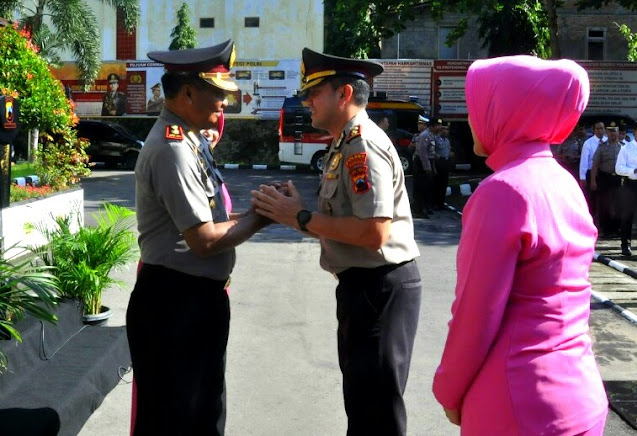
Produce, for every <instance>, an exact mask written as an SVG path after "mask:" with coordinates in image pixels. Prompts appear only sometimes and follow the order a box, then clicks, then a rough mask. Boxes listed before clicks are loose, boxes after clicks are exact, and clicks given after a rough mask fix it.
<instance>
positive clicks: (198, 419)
mask: <svg viewBox="0 0 637 436" xmlns="http://www.w3.org/2000/svg"><path fill="white" fill-rule="evenodd" d="M148 57H149V58H150V59H153V60H155V61H157V62H161V63H163V64H165V68H166V72H165V74H164V75H163V77H162V79H161V80H162V86H163V88H164V93H165V97H166V99H165V104H164V108H163V109H162V111H161V113H160V115H159V118H158V119H157V122H156V123H155V125H154V126H153V128H152V130H151V131H150V133H149V134H148V137H147V138H146V141H145V145H144V148H143V149H142V151H141V152H140V155H139V159H138V160H137V165H136V168H135V179H136V189H135V196H136V198H135V199H136V206H137V221H138V229H139V245H140V247H141V254H142V261H143V266H142V268H141V270H140V272H139V276H138V278H137V283H136V284H135V289H134V290H133V292H132V294H131V298H130V303H129V306H128V312H127V314H126V323H127V333H128V340H129V343H130V350H131V357H132V361H133V368H134V371H135V380H136V382H137V419H136V421H135V423H134V434H135V435H136V436H139V435H159V434H166V435H177V434H179V435H203V434H205V435H221V434H223V433H224V424H225V404H224V403H225V395H224V355H225V351H226V344H227V341H228V328H229V322H230V308H229V302H228V295H227V293H226V291H225V288H226V285H227V283H228V282H229V277H230V273H231V272H232V269H233V267H234V264H235V250H234V247H235V246H237V245H239V244H240V243H241V242H243V241H245V240H246V239H248V238H249V237H250V236H251V235H252V234H253V233H254V232H256V231H257V230H259V229H260V228H262V227H263V226H264V225H265V224H266V223H267V220H266V219H264V218H263V217H262V216H260V215H257V214H256V213H254V212H251V213H245V214H242V215H239V214H231V215H230V216H229V215H228V214H227V212H226V208H225V206H224V202H223V194H222V189H221V183H222V181H221V179H220V176H219V173H218V172H217V171H216V170H215V168H213V167H212V165H211V162H210V159H209V158H208V156H206V154H207V150H206V149H205V146H206V145H207V144H208V142H207V141H205V140H204V138H203V137H202V135H201V134H200V131H201V130H202V129H214V128H216V127H217V126H218V123H219V121H220V120H221V119H222V116H223V110H224V107H225V106H226V105H227V102H226V99H225V94H226V92H228V91H233V90H236V89H237V86H236V85H235V84H234V83H233V82H232V81H231V80H230V75H229V69H230V67H231V66H232V62H233V61H234V57H235V52H234V44H233V43H232V41H231V40H228V41H226V42H224V43H222V44H219V45H216V46H214V47H207V48H200V49H189V50H175V51H164V52H151V53H148Z"/></svg>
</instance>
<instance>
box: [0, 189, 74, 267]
mask: <svg viewBox="0 0 637 436" xmlns="http://www.w3.org/2000/svg"><path fill="white" fill-rule="evenodd" d="M71 212H79V213H80V223H81V225H84V190H83V189H81V188H77V189H71V190H68V191H63V192H59V193H56V194H53V195H51V196H49V197H46V198H43V199H39V200H26V201H21V202H19V203H15V204H12V205H11V206H9V207H6V208H4V209H0V231H1V232H2V233H1V235H2V238H3V239H4V242H3V246H4V248H5V249H8V248H9V247H12V246H13V245H16V247H15V248H13V249H11V250H8V251H6V252H5V253H4V257H5V258H9V257H13V256H19V255H21V254H24V253H25V252H26V250H25V247H27V246H39V245H42V244H44V243H45V242H46V241H45V239H44V237H43V236H42V235H41V234H40V232H38V231H37V230H36V229H35V228H34V226H36V225H43V226H46V228H51V227H53V226H54V224H55V221H54V220H55V218H56V217H58V216H65V215H68V214H69V213H71ZM77 223H78V220H77V217H74V219H73V230H74V231H77V230H78V228H79V226H78V224H77Z"/></svg>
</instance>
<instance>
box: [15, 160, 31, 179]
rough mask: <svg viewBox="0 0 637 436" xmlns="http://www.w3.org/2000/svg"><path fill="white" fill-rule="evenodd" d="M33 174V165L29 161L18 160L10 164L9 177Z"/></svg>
mask: <svg viewBox="0 0 637 436" xmlns="http://www.w3.org/2000/svg"><path fill="white" fill-rule="evenodd" d="M31 174H35V167H34V165H33V164H32V163H31V162H20V163H15V164H13V165H11V177H12V178H15V177H24V176H30V175H31Z"/></svg>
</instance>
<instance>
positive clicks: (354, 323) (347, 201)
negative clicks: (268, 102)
mask: <svg viewBox="0 0 637 436" xmlns="http://www.w3.org/2000/svg"><path fill="white" fill-rule="evenodd" d="M301 70H302V75H303V77H302V88H301V91H302V93H304V94H305V97H306V100H305V104H306V105H307V106H308V107H309V108H310V111H311V113H312V125H313V126H314V127H316V128H320V129H324V130H327V131H328V132H329V133H330V134H331V135H332V136H333V137H334V138H335V139H334V141H333V142H332V144H331V146H330V149H329V151H328V153H327V155H326V162H327V164H326V166H325V170H324V172H323V177H322V181H321V187H320V191H319V202H318V210H317V211H315V212H310V211H308V210H306V209H304V207H303V204H302V200H301V198H300V196H299V193H298V191H297V190H296V189H295V188H294V186H293V184H292V183H291V182H288V188H289V193H288V194H289V196H285V195H284V194H282V193H280V192H278V191H277V190H276V189H274V188H272V187H267V186H261V189H260V191H253V193H252V194H253V204H254V206H255V208H256V210H257V212H258V213H261V214H263V215H264V216H266V217H268V218H271V219H273V220H275V221H277V222H280V223H282V224H286V225H289V226H293V227H295V228H297V229H299V230H301V231H304V232H307V233H308V234H310V235H313V236H315V237H318V238H319V239H320V241H321V266H322V267H323V268H324V269H325V270H327V271H329V272H331V273H334V274H335V275H336V276H337V277H338V280H339V284H338V287H337V289H336V301H337V318H338V353H339V363H340V368H341V371H342V373H343V394H344V400H345V401H344V402H345V410H346V412H347V417H348V431H347V434H348V435H350V436H352V435H366V436H369V435H383V436H387V435H404V434H405V432H406V411H405V405H404V401H403V392H404V390H405V385H406V383H407V374H408V372H409V365H410V361H411V353H412V348H413V343H414V336H415V334H416V327H417V324H418V315H419V309H420V300H421V282H420V274H419V272H418V268H417V266H416V262H415V261H414V258H415V257H417V256H418V254H419V253H418V248H417V246H416V242H415V241H414V233H413V222H412V218H411V213H410V208H409V200H408V197H407V191H406V189H405V179H404V174H403V170H402V166H401V163H400V159H399V157H398V154H397V152H396V149H395V147H394V146H393V144H392V142H391V140H390V139H389V138H388V137H387V135H386V134H385V133H384V132H383V131H382V130H381V129H380V128H379V127H378V126H377V125H376V124H375V123H374V122H373V121H372V120H370V119H369V118H368V116H367V113H366V112H365V107H366V105H367V99H368V97H369V92H370V87H369V85H368V83H367V81H366V80H369V79H371V78H372V77H374V76H376V75H378V74H380V73H381V72H382V71H383V67H382V66H381V65H380V64H378V63H375V62H370V61H362V60H356V59H346V58H339V57H335V56H328V55H324V54H321V53H317V52H315V51H312V50H310V49H307V48H305V49H304V50H303V65H302V69H301Z"/></svg>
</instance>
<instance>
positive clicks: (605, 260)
mask: <svg viewBox="0 0 637 436" xmlns="http://www.w3.org/2000/svg"><path fill="white" fill-rule="evenodd" d="M593 260H594V261H596V262H599V263H602V264H604V265H606V266H609V267H611V268H613V269H615V270H617V271H619V272H620V273H624V274H626V275H628V276H630V277H632V278H634V279H637V270H634V269H632V268H630V267H628V266H626V265H624V264H623V263H621V262H617V261H616V260H613V259H611V258H610V257H606V256H604V255H603V254H599V253H598V252H595V254H594V255H593ZM591 294H592V296H593V298H594V299H595V300H596V301H597V302H599V303H601V304H603V305H605V306H608V307H610V308H611V309H613V310H614V311H615V312H617V313H619V314H620V315H621V316H623V317H624V318H626V319H627V320H628V321H630V322H632V323H634V324H637V315H635V314H634V313H633V312H631V311H630V310H628V309H625V308H623V307H622V306H620V305H619V304H616V303H613V302H612V301H611V300H609V299H608V298H606V297H605V296H604V295H603V294H600V293H598V292H595V291H592V292H591Z"/></svg>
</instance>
